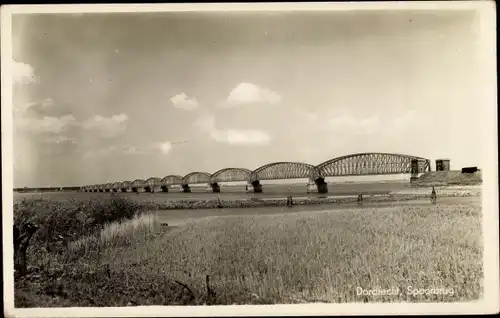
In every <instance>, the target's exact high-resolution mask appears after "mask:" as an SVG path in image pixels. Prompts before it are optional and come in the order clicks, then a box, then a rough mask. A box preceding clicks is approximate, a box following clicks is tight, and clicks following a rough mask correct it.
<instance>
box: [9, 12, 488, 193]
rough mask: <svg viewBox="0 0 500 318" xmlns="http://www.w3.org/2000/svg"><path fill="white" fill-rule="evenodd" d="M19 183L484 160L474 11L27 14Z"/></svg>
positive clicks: (18, 123) (16, 33) (19, 67)
mask: <svg viewBox="0 0 500 318" xmlns="http://www.w3.org/2000/svg"><path fill="white" fill-rule="evenodd" d="M12 32H13V42H12V45H13V63H14V64H13V78H14V84H13V86H14V87H13V90H14V91H13V110H14V132H13V133H14V135H13V138H14V140H13V141H14V186H15V187H23V186H29V187H32V186H40V187H41V186H80V185H87V184H98V183H105V182H116V181H124V180H135V179H147V178H148V177H152V176H156V177H160V178H161V177H164V176H167V175H171V174H174V175H186V174H188V173H189V172H193V171H204V172H209V173H213V172H215V171H217V170H219V169H222V168H227V167H241V168H247V169H251V170H253V169H256V168H258V167H259V166H262V165H264V164H267V163H270V162H276V161H299V162H307V163H310V164H314V165H317V164H320V163H321V162H324V161H327V160H328V159H331V158H335V157H339V156H344V155H348V154H352V153H359V152H389V153H402V154H408V155H415V156H420V157H425V158H429V159H431V160H432V166H433V169H434V161H435V159H439V158H448V159H450V160H451V166H452V169H460V168H461V167H463V166H471V165H472V166H475V165H479V164H480V160H481V158H480V154H481V148H480V147H481V144H480V143H479V142H478V140H479V138H480V136H481V121H480V116H479V115H478V112H477V111H475V110H477V109H476V108H475V106H477V105H475V103H476V102H477V101H478V100H479V99H480V94H481V89H480V85H481V82H480V81H479V72H478V68H479V66H480V63H481V56H480V54H479V53H480V52H479V50H478V21H477V18H476V16H475V15H474V12H472V11H468V12H455V13H452V12H419V11H408V12H398V13H397V14H395V13H394V12H391V11H380V12H362V11H357V12H349V11H345V12H296V13H291V12H288V13H281V12H272V13H266V12H254V13H244V12H239V13H238V12H225V13H223V12H219V13H218V12H162V13H114V14H108V13H106V14H99V13H90V14H29V15H28V14H25V15H19V14H18V15H14V16H13V17H12Z"/></svg>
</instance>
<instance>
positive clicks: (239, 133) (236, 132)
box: [210, 129, 271, 145]
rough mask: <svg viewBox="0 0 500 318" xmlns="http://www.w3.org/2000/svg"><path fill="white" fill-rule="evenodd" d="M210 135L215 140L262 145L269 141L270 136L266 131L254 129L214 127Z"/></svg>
mask: <svg viewBox="0 0 500 318" xmlns="http://www.w3.org/2000/svg"><path fill="white" fill-rule="evenodd" d="M210 136H211V137H212V138H213V139H215V140H216V141H217V142H223V143H228V144H236V145H248V144H259V145H262V144H269V143H270V142H271V137H270V136H269V135H268V134H267V133H266V132H264V131H262V130H254V129H247V130H243V129H225V130H217V129H216V130H213V131H211V132H210Z"/></svg>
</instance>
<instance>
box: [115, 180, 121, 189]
mask: <svg viewBox="0 0 500 318" xmlns="http://www.w3.org/2000/svg"><path fill="white" fill-rule="evenodd" d="M121 187H122V183H121V182H115V183H113V190H118V189H121Z"/></svg>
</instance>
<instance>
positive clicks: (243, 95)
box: [225, 83, 282, 107]
mask: <svg viewBox="0 0 500 318" xmlns="http://www.w3.org/2000/svg"><path fill="white" fill-rule="evenodd" d="M281 100H282V98H281V95H280V94H278V93H276V92H274V91H272V90H270V89H267V88H264V87H259V86H257V85H255V84H252V83H240V84H238V85H237V86H236V87H235V88H233V90H232V91H231V92H230V93H229V96H228V97H227V100H226V102H227V103H226V105H225V106H226V107H231V106H237V105H244V104H254V103H269V104H278V103H280V102H281Z"/></svg>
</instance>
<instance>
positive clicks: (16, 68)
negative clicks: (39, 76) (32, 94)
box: [12, 60, 36, 84]
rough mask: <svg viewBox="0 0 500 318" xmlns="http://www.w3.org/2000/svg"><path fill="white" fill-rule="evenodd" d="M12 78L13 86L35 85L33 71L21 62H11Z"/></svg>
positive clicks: (29, 66)
mask: <svg viewBox="0 0 500 318" xmlns="http://www.w3.org/2000/svg"><path fill="white" fill-rule="evenodd" d="M12 76H13V79H14V83H15V84H30V83H36V76H35V70H34V69H33V67H32V66H31V65H29V64H26V63H23V62H18V61H16V60H12Z"/></svg>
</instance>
